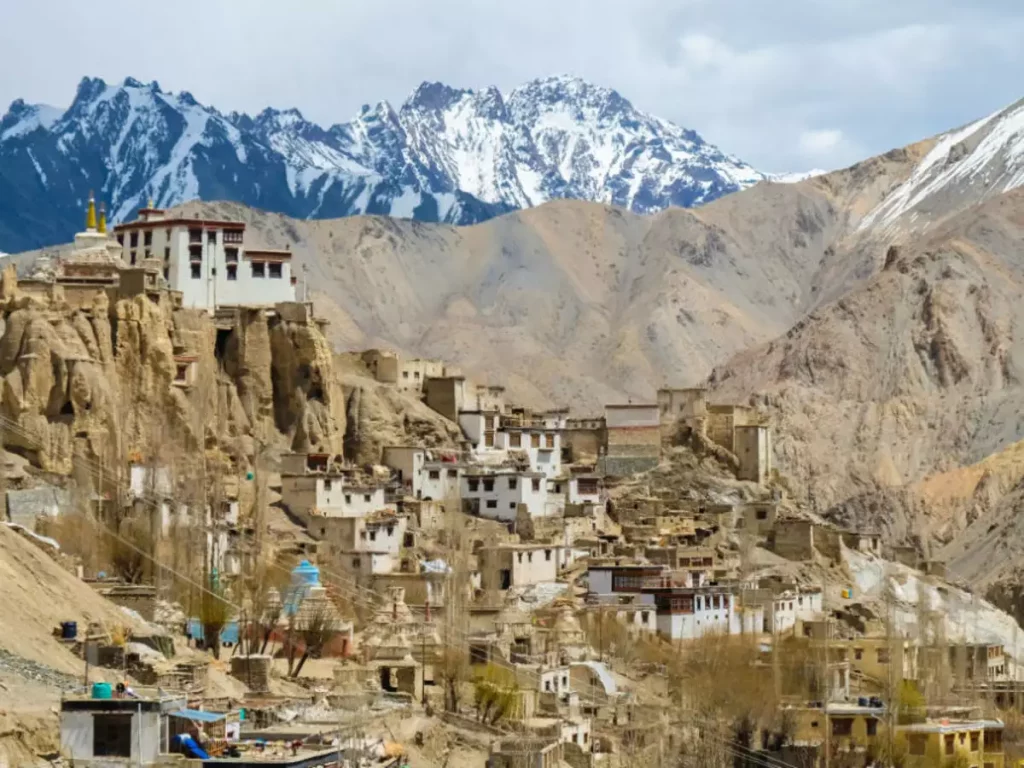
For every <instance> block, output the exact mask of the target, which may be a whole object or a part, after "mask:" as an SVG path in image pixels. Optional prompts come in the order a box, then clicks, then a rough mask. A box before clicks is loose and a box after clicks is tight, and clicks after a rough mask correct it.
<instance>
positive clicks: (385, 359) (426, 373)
mask: <svg viewBox="0 0 1024 768" xmlns="http://www.w3.org/2000/svg"><path fill="white" fill-rule="evenodd" d="M361 357H362V360H363V363H364V364H365V365H366V367H367V368H368V369H369V370H370V373H372V374H373V377H374V378H375V379H376V380H377V381H379V382H381V383H382V384H394V385H395V386H396V387H397V388H398V389H400V390H404V391H409V392H422V391H423V382H424V381H426V380H427V379H428V378H437V377H443V376H444V375H445V364H444V363H443V362H442V361H440V360H425V359H421V358H413V359H411V360H407V359H405V358H403V357H402V356H401V355H399V354H397V353H395V352H392V351H390V350H384V349H368V350H366V351H365V352H363V354H362V356H361Z"/></svg>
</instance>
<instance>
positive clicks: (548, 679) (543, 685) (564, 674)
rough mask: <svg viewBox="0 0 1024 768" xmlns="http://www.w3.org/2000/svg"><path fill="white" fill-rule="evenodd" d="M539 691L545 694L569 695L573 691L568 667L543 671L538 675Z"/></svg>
mask: <svg viewBox="0 0 1024 768" xmlns="http://www.w3.org/2000/svg"><path fill="white" fill-rule="evenodd" d="M536 680H537V690H538V691H541V692H543V693H557V694H563V693H569V692H570V691H571V690H572V687H571V680H572V678H571V676H570V675H569V668H568V667H554V668H552V669H541V671H540V672H539V673H538V674H537V677H536Z"/></svg>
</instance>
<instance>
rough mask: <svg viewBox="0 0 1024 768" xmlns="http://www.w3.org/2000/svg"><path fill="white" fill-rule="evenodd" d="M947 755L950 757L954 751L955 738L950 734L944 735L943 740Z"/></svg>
mask: <svg viewBox="0 0 1024 768" xmlns="http://www.w3.org/2000/svg"><path fill="white" fill-rule="evenodd" d="M945 742H946V749H945V752H946V754H947V755H952V754H953V753H954V752H955V751H956V736H955V735H954V734H952V733H949V734H946V738H945Z"/></svg>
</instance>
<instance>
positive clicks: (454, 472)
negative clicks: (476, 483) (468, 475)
mask: <svg viewBox="0 0 1024 768" xmlns="http://www.w3.org/2000/svg"><path fill="white" fill-rule="evenodd" d="M458 476H459V471H458V470H457V469H449V470H448V477H458Z"/></svg>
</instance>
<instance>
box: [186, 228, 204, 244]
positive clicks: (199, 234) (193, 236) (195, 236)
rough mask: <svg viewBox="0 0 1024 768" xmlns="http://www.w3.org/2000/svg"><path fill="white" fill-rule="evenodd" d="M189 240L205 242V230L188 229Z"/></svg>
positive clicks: (191, 241)
mask: <svg viewBox="0 0 1024 768" xmlns="http://www.w3.org/2000/svg"><path fill="white" fill-rule="evenodd" d="M188 241H189V242H190V243H199V244H202V242H203V230H201V229H190V230H189V231H188Z"/></svg>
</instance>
